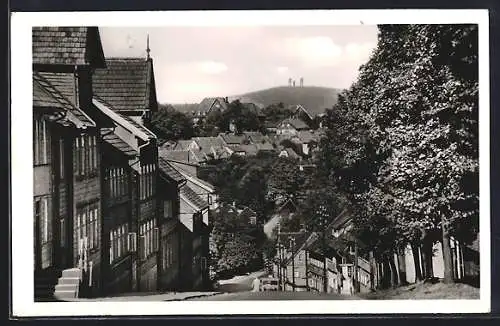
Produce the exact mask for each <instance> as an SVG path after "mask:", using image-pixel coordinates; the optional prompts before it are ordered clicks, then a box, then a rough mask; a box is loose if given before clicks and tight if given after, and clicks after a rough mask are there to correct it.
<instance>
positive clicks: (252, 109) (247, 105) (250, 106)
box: [242, 102, 265, 116]
mask: <svg viewBox="0 0 500 326" xmlns="http://www.w3.org/2000/svg"><path fill="white" fill-rule="evenodd" d="M242 105H243V106H244V107H245V108H247V109H248V110H249V111H250V112H252V113H254V114H256V115H258V116H265V114H264V112H262V110H261V108H260V107H259V106H258V105H257V104H255V103H252V102H249V103H242Z"/></svg>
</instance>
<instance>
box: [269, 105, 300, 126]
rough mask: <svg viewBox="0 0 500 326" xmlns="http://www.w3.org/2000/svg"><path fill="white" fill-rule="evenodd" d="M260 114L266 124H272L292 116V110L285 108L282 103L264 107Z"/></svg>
mask: <svg viewBox="0 0 500 326" xmlns="http://www.w3.org/2000/svg"><path fill="white" fill-rule="evenodd" d="M262 113H263V114H264V115H265V116H266V122H268V123H274V124H276V123H278V122H281V121H283V120H285V119H286V118H289V117H291V116H292V114H293V112H292V110H290V109H289V108H285V106H284V104H283V103H282V102H280V103H278V104H271V105H269V106H267V107H265V108H264V109H263V110H262Z"/></svg>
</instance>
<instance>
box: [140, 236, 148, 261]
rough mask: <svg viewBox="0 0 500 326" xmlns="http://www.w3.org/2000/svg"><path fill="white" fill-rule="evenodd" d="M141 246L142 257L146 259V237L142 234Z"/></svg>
mask: <svg viewBox="0 0 500 326" xmlns="http://www.w3.org/2000/svg"><path fill="white" fill-rule="evenodd" d="M139 247H140V250H141V255H140V258H141V259H146V257H147V254H146V237H145V236H143V235H141V237H140V239H139Z"/></svg>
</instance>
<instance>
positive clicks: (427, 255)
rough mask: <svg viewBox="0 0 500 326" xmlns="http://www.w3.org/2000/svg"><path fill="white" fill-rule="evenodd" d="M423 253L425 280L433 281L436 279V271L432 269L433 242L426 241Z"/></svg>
mask: <svg viewBox="0 0 500 326" xmlns="http://www.w3.org/2000/svg"><path fill="white" fill-rule="evenodd" d="M422 253H423V258H424V269H425V278H427V279H431V278H434V270H433V267H432V242H431V241H429V240H424V243H423V246H422Z"/></svg>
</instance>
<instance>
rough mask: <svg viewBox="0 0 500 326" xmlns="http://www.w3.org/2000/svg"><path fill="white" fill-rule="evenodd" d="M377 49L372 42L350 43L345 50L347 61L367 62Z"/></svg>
mask: <svg viewBox="0 0 500 326" xmlns="http://www.w3.org/2000/svg"><path fill="white" fill-rule="evenodd" d="M375 47H376V44H375V43H371V42H365V43H349V44H347V45H346V46H345V48H344V49H345V56H346V59H349V60H351V61H366V60H368V58H369V57H370V54H371V53H372V51H373V49H374V48H375Z"/></svg>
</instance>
